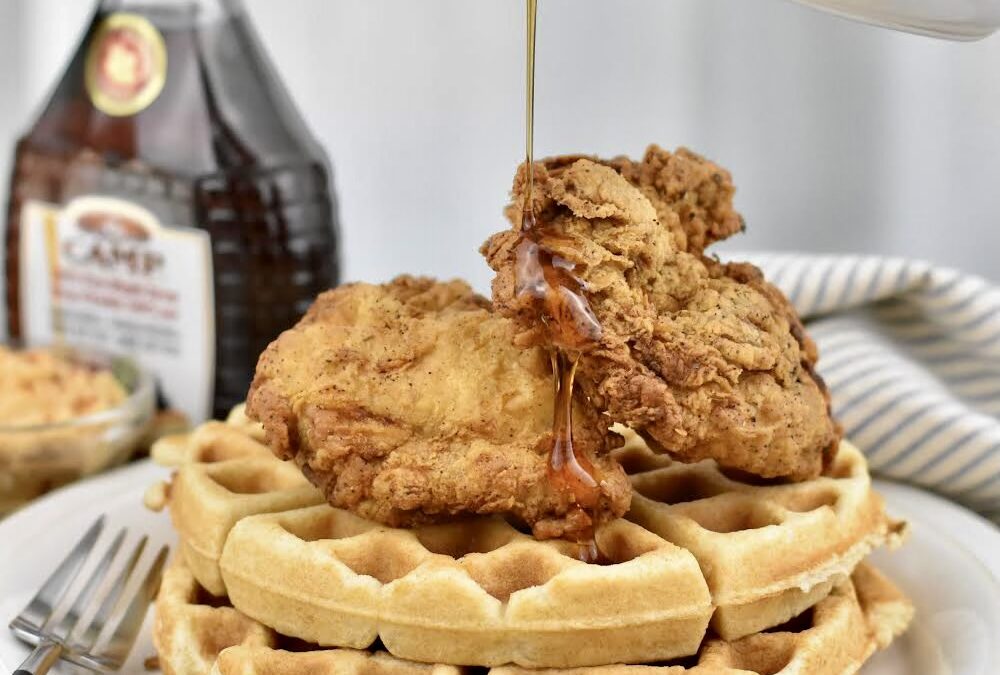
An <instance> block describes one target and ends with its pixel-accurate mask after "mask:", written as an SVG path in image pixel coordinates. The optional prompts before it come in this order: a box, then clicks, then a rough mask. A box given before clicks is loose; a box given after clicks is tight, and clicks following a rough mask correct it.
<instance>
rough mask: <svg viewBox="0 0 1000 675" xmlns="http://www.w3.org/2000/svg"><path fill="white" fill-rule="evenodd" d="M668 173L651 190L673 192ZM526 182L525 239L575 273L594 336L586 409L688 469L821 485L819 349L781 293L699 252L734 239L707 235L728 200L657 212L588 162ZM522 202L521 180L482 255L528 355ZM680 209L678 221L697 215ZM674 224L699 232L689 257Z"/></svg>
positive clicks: (755, 275) (827, 442) (825, 423)
mask: <svg viewBox="0 0 1000 675" xmlns="http://www.w3.org/2000/svg"><path fill="white" fill-rule="evenodd" d="M650 156H652V157H656V156H657V151H656V150H655V149H654V150H653V151H651V155H648V156H647V159H648V158H649V157H650ZM678 156H680V153H679V154H678V155H674V157H678ZM611 164H617V165H619V166H625V162H624V161H623V160H615V162H612V163H611ZM669 166H670V163H669V162H667V163H666V164H664V169H663V172H661V174H660V175H659V177H658V178H657V179H656V180H655V181H652V182H650V183H649V185H650V186H655V185H660V184H662V185H671V184H673V181H671V179H670V177H669V176H668V175H666V174H668V173H669V171H670V169H669ZM633 168H634V165H633ZM684 172H688V169H684ZM640 173H641V172H640ZM682 173H683V172H682ZM535 176H536V181H535V189H534V191H533V195H534V196H533V199H534V205H535V213H536V214H537V222H538V229H537V230H535V231H534V235H533V237H534V238H535V240H536V241H538V242H539V245H540V246H541V248H543V249H546V250H548V251H549V252H550V253H551V254H553V255H554V256H556V257H557V258H560V259H562V260H563V261H565V262H564V263H563V264H569V265H571V266H573V274H574V275H576V276H577V277H579V279H580V280H581V282H582V284H583V288H584V289H585V290H584V294H585V296H586V298H587V300H588V301H589V303H590V307H591V309H592V310H593V312H594V313H595V315H596V317H597V319H598V320H599V322H600V324H601V326H602V328H603V331H602V336H601V339H600V341H599V343H598V344H597V345H596V348H594V349H593V350H592V351H589V352H587V353H586V354H584V356H583V358H582V359H581V362H580V369H579V374H578V379H579V382H580V384H581V386H582V388H583V390H584V391H585V392H586V394H587V395H588V397H589V399H590V401H591V403H592V404H593V405H595V406H596V407H597V408H598V409H599V410H600V411H602V412H606V413H608V414H609V415H610V416H611V418H612V419H613V420H614V421H616V422H620V423H623V424H626V425H628V426H630V427H632V428H634V429H636V430H637V431H639V432H640V433H641V434H643V435H644V436H645V437H647V439H648V440H650V441H651V442H652V443H653V444H654V445H656V446H658V447H659V448H662V449H664V450H666V451H669V452H671V453H673V454H675V455H677V456H679V457H681V458H684V459H687V460H697V459H702V458H706V457H712V458H714V459H716V460H718V461H719V462H720V463H721V464H723V465H725V466H728V467H732V468H736V469H740V470H744V471H748V472H751V473H754V474H757V475H761V476H767V477H774V476H787V477H791V478H796V479H801V478H809V477H812V476H815V475H816V474H818V473H819V471H820V469H821V467H822V462H823V457H824V452H825V451H828V449H829V448H831V447H832V446H833V444H834V442H835V440H836V431H835V428H834V424H833V422H832V421H831V419H830V415H829V412H828V408H827V400H826V398H825V392H824V391H823V389H822V387H821V385H820V384H818V380H817V379H816V378H814V376H813V374H812V373H813V370H812V365H813V362H814V361H815V358H816V353H815V347H814V346H813V345H812V343H811V341H809V340H808V338H806V337H805V333H804V331H803V330H802V326H801V323H800V322H799V320H798V318H797V317H796V316H795V314H794V312H793V311H792V310H791V308H790V306H789V304H788V302H787V301H786V300H785V299H784V297H783V296H782V295H781V293H780V291H778V290H777V289H776V288H774V287H773V286H771V285H770V284H768V283H767V282H766V281H764V280H763V277H762V276H761V275H760V274H759V272H757V270H756V269H755V268H753V267H752V266H750V265H745V264H744V265H728V266H727V265H723V264H721V263H718V262H715V261H713V260H710V259H708V258H706V257H704V256H703V255H701V252H700V250H698V246H697V244H700V243H701V242H706V241H711V240H712V239H714V238H715V237H717V236H722V235H723V233H725V232H727V231H728V230H729V229H732V225H726V226H722V225H719V226H716V225H712V224H711V223H713V222H716V221H714V220H713V218H716V216H713V215H711V214H728V213H732V209H731V204H729V203H728V198H727V197H722V198H721V202H720V203H716V204H713V206H712V207H711V208H707V209H694V210H693V211H690V210H689V211H685V210H683V209H681V210H674V207H673V206H671V203H672V202H670V201H669V200H667V199H665V198H659V199H658V200H657V204H656V205H654V203H653V202H651V201H650V199H649V198H648V196H647V194H649V193H650V192H651V191H653V190H654V188H653V187H650V188H649V189H647V190H640V189H639V188H637V187H635V186H633V185H632V184H630V183H629V182H628V181H627V180H625V178H623V177H622V175H621V174H619V173H618V172H617V171H616V170H615V169H613V168H612V167H611V166H609V165H607V164H602V163H597V162H594V161H591V160H588V159H575V160H573V161H571V162H569V161H566V160H564V159H559V158H557V159H555V160H546V161H544V162H543V163H540V164H538V165H537V168H536V170H535ZM636 180H637V182H639V183H642V182H643V180H642V179H641V178H639V179H636ZM685 180H686V179H684V178H678V179H677V181H676V182H677V183H678V184H684V183H685ZM727 181H728V178H726V179H724V180H723V183H726V182H727ZM709 182H713V181H712V180H711V179H709ZM657 189H658V188H657ZM720 194H721V193H720ZM731 194H732V191H731V190H728V195H730V196H731ZM717 197H719V195H716V196H713V197H711V199H712V200H715V199H716V198H717ZM523 200H524V182H523V170H522V172H519V174H518V178H517V179H516V180H515V185H514V199H513V204H512V206H511V208H509V209H508V216H509V217H510V218H511V220H512V222H513V225H514V228H513V230H508V231H505V232H501V233H499V234H496V235H494V236H493V237H492V238H491V239H490V240H489V241H487V242H486V244H484V246H483V254H484V255H485V256H486V258H487V260H488V262H489V264H490V266H491V267H492V268H493V269H494V270H495V271H496V277H495V278H494V280H493V299H494V303H495V306H496V310H497V311H499V312H500V313H502V314H504V315H505V316H509V317H511V318H513V319H515V320H516V321H517V323H518V325H519V326H520V328H521V332H520V334H519V336H518V342H519V344H522V345H525V346H533V345H538V344H545V343H546V342H547V341H548V338H547V336H546V334H545V330H544V322H543V317H542V316H540V313H542V312H544V310H543V309H542V308H541V307H540V306H539V304H538V303H536V302H535V301H534V300H533V298H532V297H530V296H528V295H527V294H519V293H518V292H517V285H516V280H515V268H516V259H517V255H516V248H517V245H518V243H519V241H520V228H521V217H522V216H521V212H522V207H521V204H522V203H523ZM676 201H678V202H679V203H682V204H685V205H687V206H685V207H684V208H685V209H690V208H692V207H691V206H690V204H691V203H692V202H694V203H698V202H699V200H698V199H694V200H692V199H688V198H686V197H684V196H680V197H679V198H677V200H676ZM684 213H698V214H701V215H697V216H696V217H695V218H694V219H689V221H691V222H694V221H698V220H699V219H700V220H701V221H702V222H704V223H709V224H708V225H706V226H705V227H701V226H699V227H698V228H697V229H692V230H684V232H685V233H686V234H685V236H686V237H687V239H686V241H687V246H688V247H689V248H690V249H691V251H690V252H689V251H688V250H686V249H684V248H681V247H680V246H679V244H678V241H679V240H680V238H679V237H678V236H677V232H678V228H680V225H679V223H680V221H681V218H682V215H683V214H684ZM723 220H725V221H732V219H731V218H729V217H728V216H724V217H723ZM664 221H667V223H666V224H664ZM737 222H738V218H737ZM681 230H683V228H681Z"/></svg>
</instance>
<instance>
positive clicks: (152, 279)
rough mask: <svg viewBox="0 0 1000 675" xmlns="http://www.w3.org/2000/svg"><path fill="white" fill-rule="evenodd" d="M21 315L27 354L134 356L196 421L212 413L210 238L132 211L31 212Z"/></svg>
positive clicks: (93, 200)
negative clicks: (60, 348)
mask: <svg viewBox="0 0 1000 675" xmlns="http://www.w3.org/2000/svg"><path fill="white" fill-rule="evenodd" d="M21 232H22V236H21V250H20V259H21V261H22V262H21V272H20V274H21V278H20V282H21V284H20V288H21V307H22V318H23V322H24V323H23V335H24V338H25V340H26V341H27V342H28V344H29V345H31V346H35V345H50V344H65V345H70V346H75V347H80V348H88V347H89V348H93V349H99V350H103V351H110V352H113V353H117V354H128V355H131V356H133V357H135V358H136V360H137V361H139V362H140V363H141V364H142V365H143V366H145V367H146V368H147V369H149V370H150V371H151V372H152V373H153V374H154V375H155V376H156V377H157V380H158V384H159V388H160V393H162V394H163V396H164V398H165V399H166V401H167V403H168V404H169V405H170V406H172V407H174V408H176V409H178V410H181V411H182V412H184V413H185V414H186V415H187V416H188V418H189V419H190V420H191V421H192V422H199V421H201V420H203V419H206V418H207V417H209V416H210V415H211V412H212V395H213V383H214V381H215V315H214V292H213V287H212V283H213V277H212V255H211V246H210V239H209V236H208V233H207V232H204V231H202V230H195V229H190V228H177V227H163V226H162V225H161V224H160V222H159V221H158V220H157V218H156V216H154V215H153V214H152V213H150V212H149V211H147V210H146V209H144V208H142V207H141V206H138V205H136V204H133V203H131V202H127V201H123V200H120V199H113V198H109V197H97V196H87V197H78V198H76V199H74V200H72V201H70V202H69V203H68V204H66V205H64V206H61V207H60V206H55V205H52V204H46V203H42V202H38V201H29V202H27V203H25V205H24V207H23V211H22V213H21Z"/></svg>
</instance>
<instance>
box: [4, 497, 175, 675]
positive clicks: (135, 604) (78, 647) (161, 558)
mask: <svg viewBox="0 0 1000 675" xmlns="http://www.w3.org/2000/svg"><path fill="white" fill-rule="evenodd" d="M103 529H104V516H101V517H100V518H98V519H97V521H96V522H94V524H93V525H91V526H90V528H89V529H88V530H87V531H86V532H85V533H84V535H83V537H81V538H80V541H79V542H77V544H76V545H75V546H74V547H73V550H71V551H70V552H69V555H67V556H66V558H65V559H64V560H63V561H62V562H61V563H59V566H58V567H57V568H56V569H55V571H54V572H53V573H52V574H51V575H50V576H49V578H48V579H47V580H46V581H45V583H44V584H42V587H41V589H39V591H38V593H36V594H35V597H34V598H32V599H31V601H30V602H28V604H27V606H26V607H25V608H24V609H23V610H22V611H21V613H20V614H18V615H17V616H16V617H14V620H13V621H11V622H10V629H11V630H12V631H13V632H14V635H16V636H17V637H18V638H20V639H21V640H23V641H25V642H27V643H28V644H31V645H34V647H35V650H34V651H33V652H32V653H31V655H30V656H29V657H28V658H27V659H25V660H24V663H22V664H21V665H20V667H19V668H18V669H17V670H15V671H14V675H45V673H47V672H48V670H49V668H51V667H52V665H53V664H55V663H56V661H58V660H59V659H60V658H61V659H64V660H66V661H69V662H71V663H75V664H77V665H79V666H83V667H84V668H87V669H89V670H93V671H98V672H114V671H117V670H120V669H121V667H122V665H123V664H124V663H125V659H126V658H128V655H129V652H130V651H131V650H132V645H133V644H134V643H135V639H136V637H137V636H138V634H139V629H140V628H141V627H142V623H143V620H144V619H145V617H146V609H147V608H148V607H149V603H150V602H151V601H152V600H153V597H154V596H155V595H156V591H157V589H158V588H159V586H160V577H161V575H162V573H163V565H164V563H165V562H166V559H167V547H166V546H163V547H161V548H160V550H159V552H158V553H157V554H156V558H155V559H154V561H153V564H152V565H151V566H150V567H149V569H148V570H147V571H146V574H145V576H143V577H142V578H141V580H140V581H139V582H138V585H137V586H136V587H135V588H134V589H133V590H132V592H131V594H130V595H129V596H126V595H125V589H126V587H127V586H129V582H130V580H132V579H134V578H138V576H137V575H135V574H134V573H135V570H136V566H137V564H138V562H139V558H140V557H141V556H142V552H143V550H144V549H145V548H146V543H147V540H148V537H146V536H143V537H142V539H140V540H139V542H138V543H137V544H136V545H135V546H134V547H133V548H132V551H131V553H129V554H128V555H127V558H126V560H125V562H124V564H123V565H122V567H121V569H120V570H119V571H118V573H117V574H115V575H112V574H110V572H111V569H112V566H113V564H114V561H115V558H116V557H117V555H118V553H119V551H120V550H121V548H122V544H123V543H124V541H125V536H126V534H127V530H126V529H125V528H122V529H121V531H119V532H118V535H117V536H116V537H115V539H114V541H113V542H111V545H110V546H109V547H108V548H107V550H105V552H104V554H103V555H102V556H101V558H100V560H99V561H98V563H97V565H96V567H95V568H94V571H93V572H92V573H91V575H90V578H88V579H87V581H86V583H85V584H84V586H83V588H82V589H81V590H80V593H79V594H78V595H77V596H76V598H75V599H74V600H73V602H72V605H71V606H70V607H69V608H68V609H67V610H66V611H65V613H63V614H61V615H60V612H59V611H58V610H59V609H60V608H61V606H62V605H63V604H65V603H64V602H63V601H64V600H67V595H68V592H69V590H70V587H71V586H72V585H73V582H74V581H75V580H76V578H77V576H78V575H79V573H80V569H81V568H82V567H83V564H84V562H85V561H86V560H87V558H88V557H89V556H90V553H91V551H93V549H94V546H95V544H96V543H97V540H98V538H99V537H100V535H101V532H102V531H103ZM95 607H96V608H97V609H96V611H94V612H93V613H91V614H89V615H88V612H89V611H90V610H93V609H94V608H95ZM112 624H114V629H113V631H112V632H111V634H110V636H109V637H108V638H107V639H106V640H104V642H103V644H102V646H101V647H100V649H98V650H95V648H96V647H97V645H98V638H99V637H100V636H101V635H102V633H103V632H104V629H105V628H106V627H108V626H111V625H112Z"/></svg>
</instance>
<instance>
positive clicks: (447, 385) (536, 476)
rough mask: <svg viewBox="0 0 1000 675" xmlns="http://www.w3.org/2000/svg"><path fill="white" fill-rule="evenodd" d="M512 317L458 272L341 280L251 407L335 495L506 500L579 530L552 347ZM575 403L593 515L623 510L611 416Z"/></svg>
mask: <svg viewBox="0 0 1000 675" xmlns="http://www.w3.org/2000/svg"><path fill="white" fill-rule="evenodd" d="M514 333H515V326H514V324H513V322H511V321H509V320H508V319H505V318H503V317H500V316H497V315H495V314H493V313H492V312H491V311H490V310H489V303H488V302H487V301H486V300H485V299H483V298H481V297H480V296H477V295H475V294H474V293H473V292H472V291H471V289H470V288H469V287H468V286H467V285H466V284H464V283H462V282H457V281H454V282H450V283H438V282H434V281H432V280H429V279H415V278H411V277H400V278H398V279H396V280H395V281H393V282H392V283H389V284H385V285H381V286H376V285H370V284H352V285H348V286H342V287H340V288H338V289H336V290H332V291H328V292H326V293H324V294H322V295H321V296H320V297H319V298H318V299H317V301H316V303H315V304H314V305H313V306H312V308H311V309H310V310H309V312H308V313H307V314H306V316H305V317H304V318H303V319H302V321H301V322H300V323H299V324H298V325H297V326H296V327H295V328H293V329H291V330H288V331H286V332H285V333H283V334H282V335H281V336H280V337H279V338H278V339H277V340H276V341H275V342H273V343H272V344H271V345H270V346H269V347H268V348H267V350H266V351H265V352H264V354H263V355H262V356H261V358H260V361H259V363H258V365H257V372H256V376H255V378H254V382H253V385H252V387H251V390H250V395H249V397H248V401H247V412H248V414H249V415H250V416H251V417H252V418H254V419H256V420H259V421H260V422H262V423H263V425H264V429H265V432H266V434H267V439H268V442H269V444H270V445H271V447H272V449H273V450H274V452H275V453H276V454H277V455H278V456H279V457H282V458H285V459H289V458H294V459H295V461H296V462H297V463H298V464H299V465H300V466H301V467H302V470H303V473H305V475H306V476H307V477H308V478H309V479H310V480H311V481H312V482H313V483H315V484H316V485H317V486H319V487H320V488H322V489H323V491H324V492H325V493H326V496H327V499H328V500H329V502H330V503H331V504H333V505H334V506H338V507H342V508H347V509H350V510H352V511H354V512H356V513H358V514H359V515H361V516H363V517H365V518H370V519H373V520H377V521H380V522H383V523H386V524H388V525H392V526H409V525H413V524H418V523H424V522H431V521H435V520H440V519H447V518H453V517H456V516H460V515H466V514H487V513H507V514H512V515H513V516H514V517H515V519H518V520H520V521H523V522H525V523H527V524H529V525H531V526H532V527H533V530H534V533H535V534H536V535H537V536H539V537H541V538H549V537H559V536H569V537H575V536H576V535H578V534H579V533H581V532H583V531H584V530H586V528H587V525H588V524H589V523H588V516H587V515H586V514H585V513H583V512H582V511H581V510H580V509H578V508H574V504H573V503H572V502H571V501H570V499H571V498H570V497H568V496H567V495H565V494H563V493H562V492H560V491H558V490H556V489H555V488H553V486H552V485H551V484H550V481H549V478H548V475H547V466H548V452H549V447H550V445H551V439H552V435H551V425H552V409H553V394H552V374H551V371H550V366H549V360H548V357H547V356H546V354H545V353H544V351H543V350H541V349H530V350H523V349H519V348H518V347H516V346H514V344H513V338H514ZM575 417H576V422H577V424H576V430H575V441H576V446H577V448H578V449H580V450H582V451H583V452H585V453H587V455H588V456H589V457H591V458H593V461H594V464H595V465H596V466H597V468H598V470H599V473H600V476H601V479H602V481H601V491H602V493H603V495H604V499H603V505H602V507H601V510H600V512H599V513H598V514H597V517H598V519H600V520H605V519H610V518H612V517H618V516H621V515H622V514H623V513H624V512H625V511H626V510H627V509H628V505H629V502H630V498H631V488H630V486H629V483H628V479H627V478H626V476H625V474H624V472H623V471H622V470H621V468H620V467H619V466H618V465H617V464H615V463H614V462H613V461H612V460H610V459H609V458H608V456H607V454H606V450H607V449H608V441H609V439H608V436H607V433H608V432H606V428H607V426H608V425H607V423H605V422H602V421H601V420H600V419H599V418H598V415H597V414H596V413H595V412H594V411H593V410H592V409H591V408H589V407H588V406H576V410H575ZM615 438H617V437H615Z"/></svg>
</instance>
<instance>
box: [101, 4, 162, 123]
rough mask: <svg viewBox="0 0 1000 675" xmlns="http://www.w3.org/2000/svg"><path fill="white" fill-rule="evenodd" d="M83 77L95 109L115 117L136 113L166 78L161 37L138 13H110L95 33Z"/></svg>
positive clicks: (145, 104)
mask: <svg viewBox="0 0 1000 675" xmlns="http://www.w3.org/2000/svg"><path fill="white" fill-rule="evenodd" d="M84 78H85V82H86V85H87V93H88V94H89V95H90V100H91V102H92V103H93V104H94V107H95V108H97V109H98V110H100V111H101V112H103V113H105V114H107V115H112V116H114V117H124V116H127V115H134V114H136V113H137V112H139V111H140V110H143V109H144V108H146V107H147V106H149V105H150V104H151V103H152V102H153V101H155V100H156V97H157V96H159V95H160V92H161V91H163V84H164V83H165V82H166V79H167V48H166V45H165V44H164V42H163V36H162V35H160V31H158V30H157V29H156V27H155V26H154V25H153V24H152V23H150V22H149V20H148V19H146V18H145V17H142V16H139V15H138V14H130V13H126V12H119V13H116V14H111V15H110V16H108V17H107V18H105V19H104V21H102V22H101V25H100V26H98V28H97V30H96V31H95V32H94V36H93V39H92V40H91V43H90V46H89V48H88V51H87V61H86V64H85V65H84Z"/></svg>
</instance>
